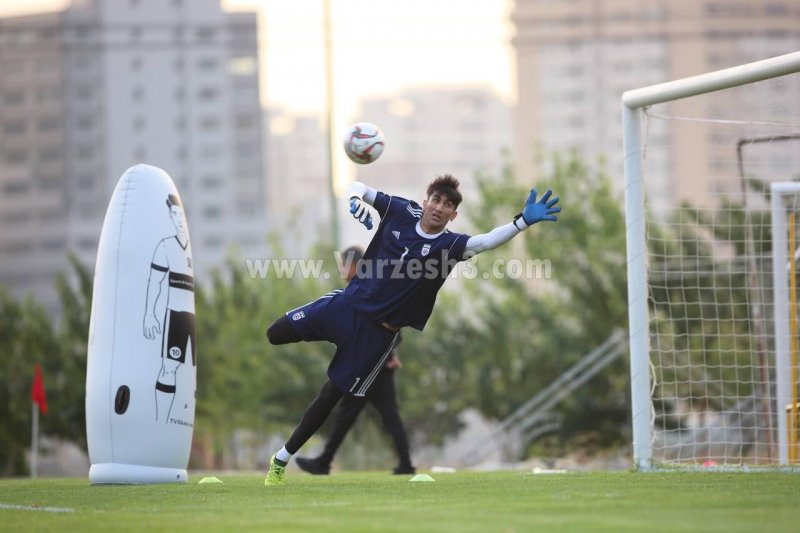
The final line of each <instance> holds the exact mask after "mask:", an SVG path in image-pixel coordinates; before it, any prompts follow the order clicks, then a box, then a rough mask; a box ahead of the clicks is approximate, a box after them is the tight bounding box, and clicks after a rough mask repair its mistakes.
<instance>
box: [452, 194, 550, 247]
mask: <svg viewBox="0 0 800 533" xmlns="http://www.w3.org/2000/svg"><path fill="white" fill-rule="evenodd" d="M536 194H537V193H536V189H533V190H531V193H530V195H529V196H528V200H527V201H526V202H525V207H523V209H522V212H521V213H520V214H518V215H517V216H516V217H514V220H513V221H512V222H510V223H508V224H504V225H502V226H499V227H497V228H495V229H493V230H492V231H490V232H489V233H482V234H481V235H473V236H472V237H470V238H469V240H468V241H467V247H466V249H465V250H464V255H465V256H467V257H472V256H474V255H476V254H479V253H481V252H485V251H486V250H493V249H494V248H497V247H498V246H500V245H502V244H505V243H507V242H508V241H510V240H511V239H513V238H514V237H515V236H517V235H518V234H520V233H522V232H523V231H525V230H526V229H528V228H529V227H531V226H532V225H534V224H536V223H537V222H542V221H547V222H555V221H556V220H557V217H556V213H559V212H561V208H560V207H558V206H557V205H556V204H557V203H558V196H554V197H552V198H551V195H552V194H553V192H552V191H550V190H548V191H547V192H546V193H544V194H543V195H542V197H541V199H540V200H539V201H536Z"/></svg>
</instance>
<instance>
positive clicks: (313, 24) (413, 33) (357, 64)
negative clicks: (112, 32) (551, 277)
mask: <svg viewBox="0 0 800 533" xmlns="http://www.w3.org/2000/svg"><path fill="white" fill-rule="evenodd" d="M118 1H127V0H118ZM330 1H331V13H332V21H333V46H334V73H335V74H334V76H335V79H334V85H335V88H336V91H335V98H336V104H337V109H338V110H339V114H341V115H345V116H342V117H337V122H338V121H345V122H346V121H348V120H350V118H353V117H350V116H346V115H350V114H351V113H355V112H356V109H355V106H356V103H357V101H358V99H359V98H361V97H362V96H365V95H375V94H383V95H385V94H391V93H393V92H396V91H397V90H398V89H401V88H403V87H409V86H420V85H433V84H437V85H443V84H447V85H460V84H465V83H467V84H485V85H488V86H491V87H493V88H494V89H495V90H496V91H497V93H498V94H499V95H500V96H501V97H503V98H504V99H505V100H507V101H509V102H511V101H512V99H513V98H514V96H513V89H512V83H513V74H512V59H511V55H510V49H509V43H508V41H509V39H510V36H511V28H510V24H509V22H508V13H509V10H510V8H511V1H512V0H481V1H469V2H459V1H456V0H402V1H400V0H330ZM67 4H69V0H0V16H2V15H4V14H5V15H7V14H24V13H31V12H36V11H41V10H48V9H50V10H52V9H59V8H63V7H64V6H65V5H67ZM224 5H226V6H227V7H228V8H230V9H241V8H246V9H257V10H259V11H260V13H261V14H262V15H263V16H262V18H261V29H262V34H261V51H260V52H261V60H262V67H263V76H262V86H263V89H264V92H263V94H264V100H265V103H267V104H270V105H279V106H282V107H285V108H286V109H288V110H290V111H321V110H323V106H324V103H325V93H324V80H325V78H324V70H323V61H324V58H323V52H322V0H224Z"/></svg>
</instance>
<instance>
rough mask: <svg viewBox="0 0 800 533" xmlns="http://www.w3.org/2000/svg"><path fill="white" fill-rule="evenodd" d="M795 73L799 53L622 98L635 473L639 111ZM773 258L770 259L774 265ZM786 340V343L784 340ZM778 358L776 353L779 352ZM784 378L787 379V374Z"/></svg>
mask: <svg viewBox="0 0 800 533" xmlns="http://www.w3.org/2000/svg"><path fill="white" fill-rule="evenodd" d="M797 72H800V52H794V53H791V54H786V55H782V56H778V57H773V58H770V59H765V60H763V61H756V62H754V63H748V64H745V65H740V66H737V67H733V68H728V69H724V70H718V71H715V72H709V73H707V74H701V75H699V76H692V77H689V78H683V79H680V80H675V81H671V82H667V83H660V84H657V85H651V86H649V87H642V88H639V89H634V90H631V91H626V92H625V93H624V94H623V95H622V128H623V150H624V174H625V219H626V253H627V268H628V327H629V336H630V371H631V413H632V425H633V462H634V466H635V467H636V468H637V469H639V470H649V469H651V468H652V467H653V462H652V456H653V427H652V424H651V413H652V402H651V398H650V389H651V382H650V335H649V333H650V329H649V323H650V317H649V310H648V286H647V244H646V236H645V229H646V227H645V223H646V215H645V182H644V180H645V176H644V150H643V148H642V147H643V137H642V120H643V112H644V108H646V107H647V106H650V105H655V104H661V103H665V102H669V101H672V100H678V99H681V98H687V97H690V96H696V95H699V94H704V93H710V92H714V91H719V90H722V89H728V88H731V87H737V86H740V85H745V84H748V83H754V82H758V81H763V80H767V79H770V78H777V77H779V76H785V75H787V74H793V73H797ZM773 201H774V197H773ZM777 259H778V258H777V257H776V264H777ZM776 279H777V278H776ZM787 293H788V289H787ZM777 301H778V300H777V298H776V302H777ZM776 322H779V321H776ZM776 328H777V326H776ZM786 338H787V339H788V337H786ZM776 340H779V339H776ZM778 353H780V350H779V351H778ZM778 375H780V373H779V374H778ZM784 375H788V373H787V374H784ZM779 389H780V390H779V392H778V395H777V398H776V402H777V405H776V408H777V411H776V412H778V413H781V412H783V409H784V408H785V405H786V403H788V400H787V399H786V398H782V397H781V391H783V392H784V394H785V391H784V390H783V389H788V383H787V384H785V386H782V387H779ZM781 402H783V403H781ZM778 422H779V428H778V431H779V437H780V438H779V441H780V447H779V457H778V459H779V462H780V464H781V465H785V464H787V461H788V453H787V443H786V435H787V433H786V420H785V417H783V416H779V417H778Z"/></svg>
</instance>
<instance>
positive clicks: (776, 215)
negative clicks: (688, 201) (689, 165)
mask: <svg viewBox="0 0 800 533" xmlns="http://www.w3.org/2000/svg"><path fill="white" fill-rule="evenodd" d="M798 211H800V183H798V182H779V183H773V184H771V186H770V213H771V215H772V257H773V262H772V276H773V280H774V283H773V289H772V290H773V294H774V299H775V300H774V301H775V303H774V306H775V388H776V394H775V404H776V405H775V407H776V412H777V413H778V417H777V419H778V442H779V448H778V449H779V455H778V458H779V461H780V464H782V465H784V464H789V463H791V462H794V461H796V460H797V455H796V454H797V448H796V446H797V444H796V440H797V430H798V428H797V313H796V311H797V310H796V307H795V306H796V303H797V288H796V285H795V283H794V281H795V280H796V274H797V272H796V264H795V258H796V256H797V253H796V250H797V242H796V237H795V228H796V225H797V222H796V220H795V216H796V213H797V212H798ZM792 289H794V290H792ZM784 413H785V414H786V416H783V415H784Z"/></svg>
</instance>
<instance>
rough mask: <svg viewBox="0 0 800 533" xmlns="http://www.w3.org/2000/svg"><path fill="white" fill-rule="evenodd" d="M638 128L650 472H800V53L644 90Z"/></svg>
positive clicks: (637, 397) (632, 202) (632, 224)
mask: <svg viewBox="0 0 800 533" xmlns="http://www.w3.org/2000/svg"><path fill="white" fill-rule="evenodd" d="M623 125H624V130H625V179H626V185H625V186H626V188H625V193H626V218H627V228H628V229H627V239H628V242H627V246H628V250H627V252H628V290H629V294H628V300H629V318H630V323H629V329H630V332H629V334H630V339H631V381H632V414H633V431H634V435H633V440H634V461H635V464H636V466H637V467H639V468H643V469H649V468H652V467H655V466H665V465H704V466H737V467H741V466H745V467H749V466H772V465H781V464H789V463H792V462H793V461H795V460H796V435H797V424H796V420H797V414H796V407H792V406H795V405H796V403H797V398H796V391H797V379H796V372H793V368H794V369H796V361H795V362H794V363H792V357H793V353H796V351H797V343H796V339H797V327H796V324H797V322H796V315H797V313H796V305H795V304H796V300H797V299H796V298H795V297H793V295H796V290H795V291H794V292H792V289H791V287H793V286H794V281H793V280H794V275H793V272H794V270H793V269H794V268H796V265H795V264H794V261H793V260H792V257H793V256H794V252H792V253H789V249H790V248H791V249H792V250H795V249H797V245H798V243H797V242H796V239H795V238H794V236H793V235H794V232H793V231H792V228H793V227H794V226H796V225H797V223H798V222H797V220H796V218H795V217H794V213H798V218H800V189H797V191H796V192H793V191H794V189H792V187H791V186H790V185H789V186H788V188H785V187H784V188H783V189H782V188H781V187H783V185H782V186H779V187H778V189H776V190H780V194H779V196H780V198H781V200H780V201H779V202H778V203H775V202H774V201H773V200H774V198H773V194H772V188H773V184H777V183H783V182H792V181H798V180H800V53H795V54H788V55H786V56H781V57H778V58H772V59H769V60H765V61H760V62H757V63H751V64H748V65H742V66H740V67H736V68H733V69H727V70H724V71H718V72H713V73H709V74H705V75H701V76H695V77H693V78H687V79H684V80H678V81H675V82H669V83H665V84H660V85H656V86H651V87H646V88H642V89H636V90H633V91H628V92H627V93H625V95H624V97H623ZM784 189H785V190H784ZM775 210H778V211H779V212H780V213H779V214H777V215H776V214H775V213H774V212H773V211H775ZM773 223H779V224H782V225H779V226H776V227H775V229H774V230H773ZM793 225H794V226H793ZM773 231H774V232H776V233H777V234H780V238H777V237H776V235H773ZM778 242H780V243H781V244H780V246H781V247H784V248H785V249H783V250H781V251H782V253H783V255H782V256H780V254H777V255H776V253H775V252H776V249H775V248H776V246H777V245H778ZM781 258H782V259H781ZM784 285H785V287H786V290H785V292H781V290H780V289H781V288H782V287H784ZM776 331H777V332H778V335H781V336H782V338H780V339H778V337H776ZM793 364H794V367H793Z"/></svg>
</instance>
